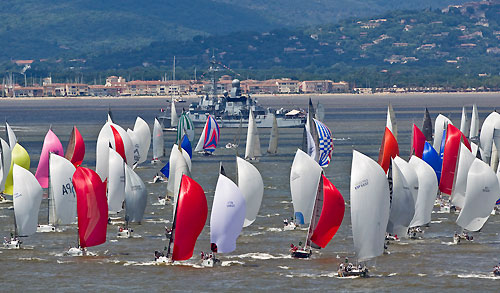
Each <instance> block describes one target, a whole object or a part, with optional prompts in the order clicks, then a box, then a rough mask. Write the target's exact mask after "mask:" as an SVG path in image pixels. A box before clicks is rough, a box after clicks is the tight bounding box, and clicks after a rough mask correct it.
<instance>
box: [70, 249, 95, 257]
mask: <svg viewBox="0 0 500 293" xmlns="http://www.w3.org/2000/svg"><path fill="white" fill-rule="evenodd" d="M66 254H67V255H69V256H95V254H94V253H92V252H89V251H87V249H85V248H81V247H71V248H70V249H69V250H68V251H66Z"/></svg>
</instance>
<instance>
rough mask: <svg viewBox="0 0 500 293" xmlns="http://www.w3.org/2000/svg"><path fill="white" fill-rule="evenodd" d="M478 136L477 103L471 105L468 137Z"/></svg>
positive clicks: (475, 137)
mask: <svg viewBox="0 0 500 293" xmlns="http://www.w3.org/2000/svg"><path fill="white" fill-rule="evenodd" d="M478 136H479V114H478V113H477V105H476V104H474V105H472V117H471V119H470V132H469V138H470V139H477V137H478Z"/></svg>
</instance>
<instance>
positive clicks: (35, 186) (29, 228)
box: [12, 164, 43, 236]
mask: <svg viewBox="0 0 500 293" xmlns="http://www.w3.org/2000/svg"><path fill="white" fill-rule="evenodd" d="M13 168H14V169H13V171H12V172H13V180H14V192H13V193H14V196H13V198H14V214H15V217H16V225H17V233H18V235H19V236H30V235H33V234H35V232H36V228H37V226H38V212H39V211H40V204H41V203H42V192H43V190H42V187H41V186H40V183H38V180H36V178H35V176H34V175H33V174H31V172H30V171H28V170H26V169H24V168H23V167H20V166H19V165H17V164H14V167H13Z"/></svg>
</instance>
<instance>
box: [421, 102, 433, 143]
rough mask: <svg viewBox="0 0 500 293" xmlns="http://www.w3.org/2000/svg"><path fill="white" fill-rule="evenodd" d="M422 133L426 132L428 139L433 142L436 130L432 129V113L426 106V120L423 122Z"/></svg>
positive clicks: (426, 138)
mask: <svg viewBox="0 0 500 293" xmlns="http://www.w3.org/2000/svg"><path fill="white" fill-rule="evenodd" d="M422 133H423V134H424V136H425V140H426V141H428V142H432V134H433V133H434V132H433V131H432V120H431V115H430V114H429V110H428V109H427V108H425V113H424V121H423V123H422Z"/></svg>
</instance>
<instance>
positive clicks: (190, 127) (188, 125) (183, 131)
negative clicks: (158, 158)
mask: <svg viewBox="0 0 500 293" xmlns="http://www.w3.org/2000/svg"><path fill="white" fill-rule="evenodd" d="M184 135H187V138H188V139H189V141H193V140H194V124H193V121H191V118H189V116H188V115H187V114H186V112H184V111H183V112H182V114H181V117H179V122H178V123H177V139H176V142H177V144H179V143H180V142H181V141H182V137H183V136H184Z"/></svg>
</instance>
